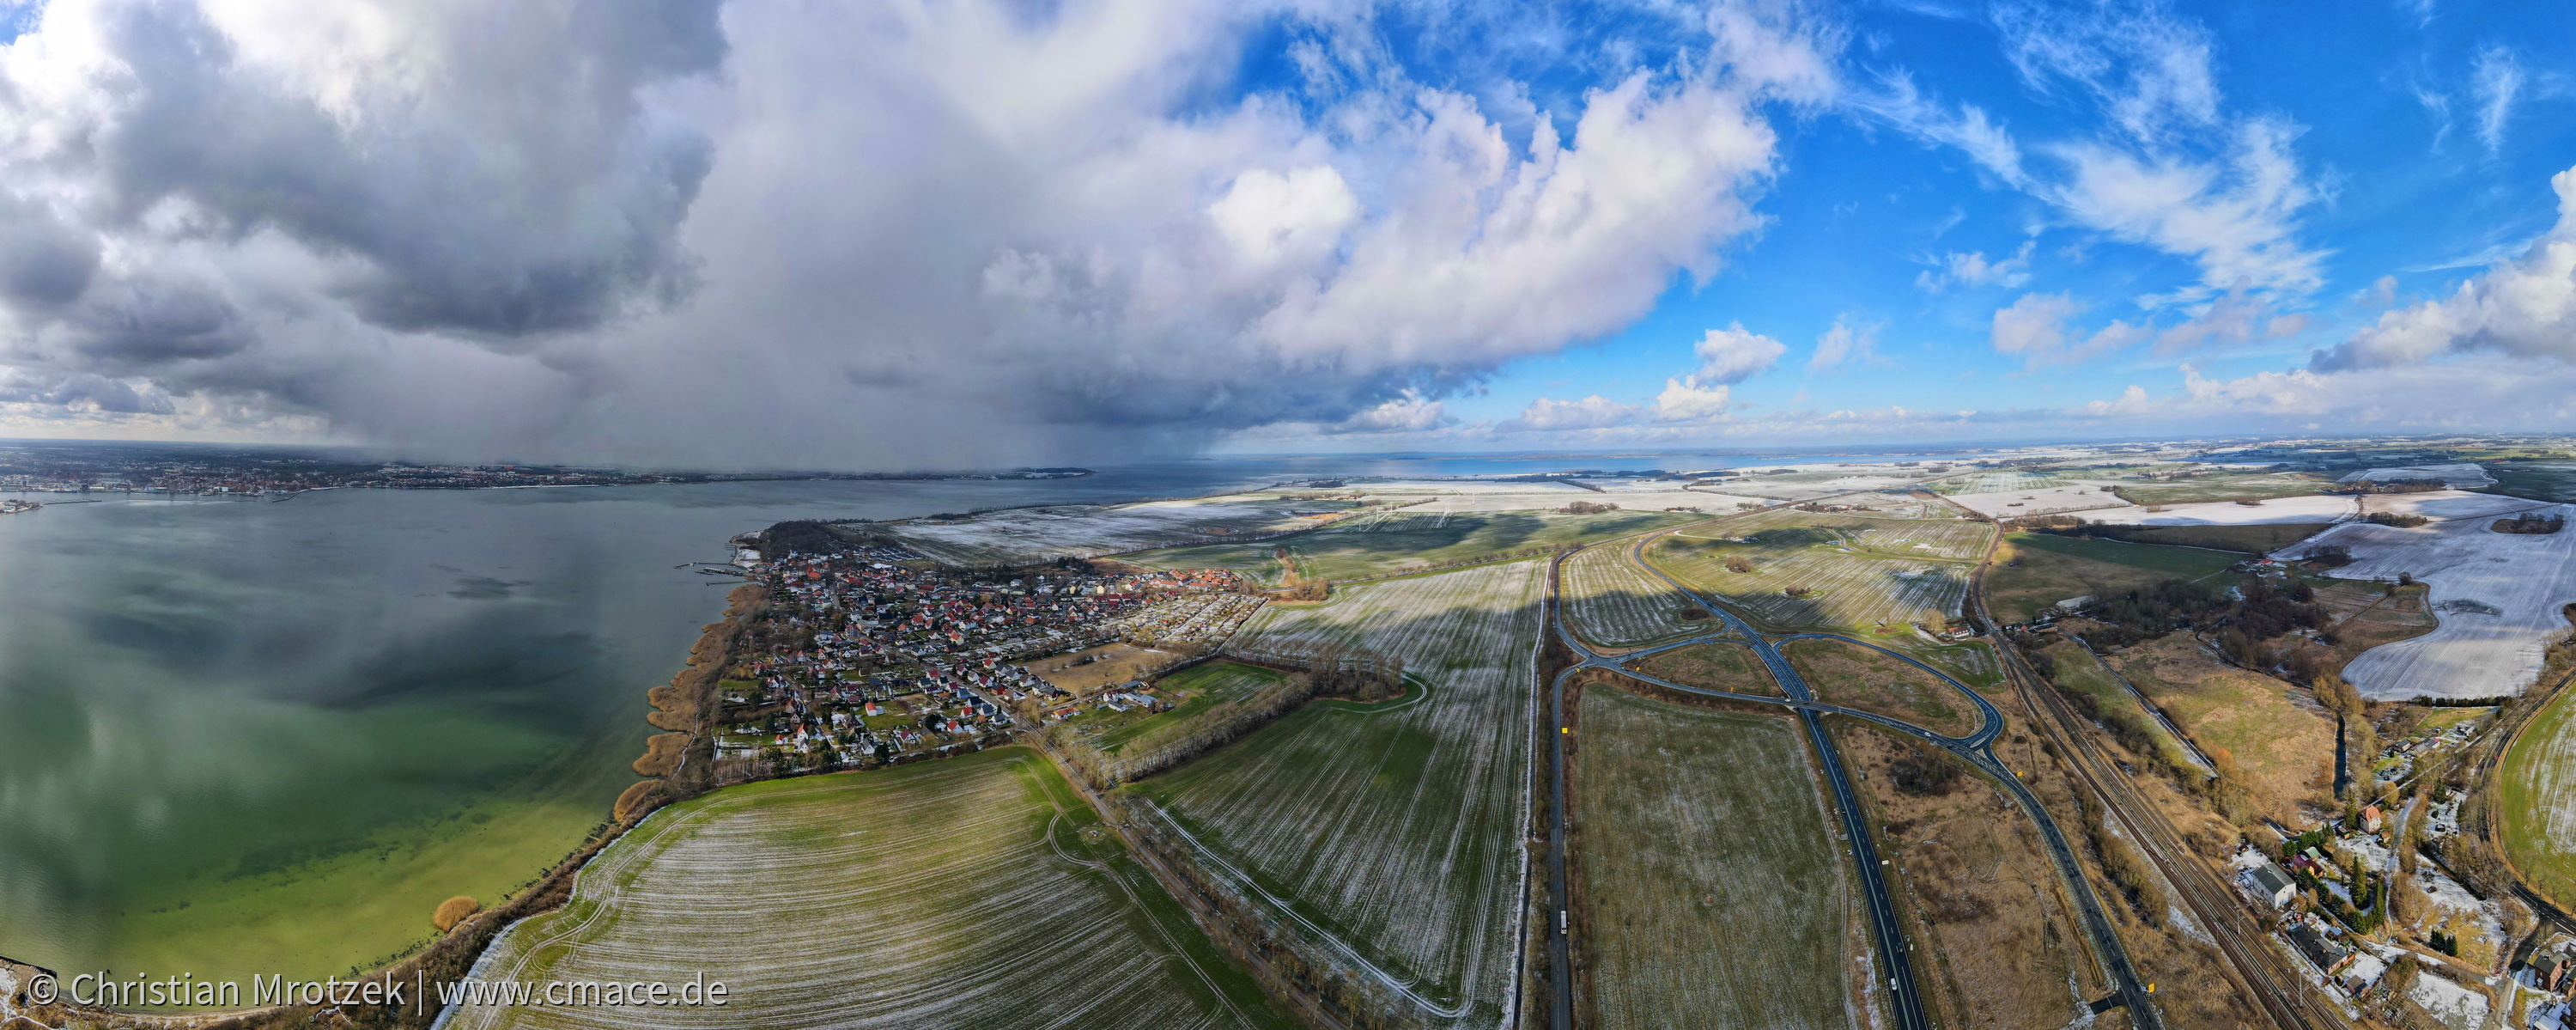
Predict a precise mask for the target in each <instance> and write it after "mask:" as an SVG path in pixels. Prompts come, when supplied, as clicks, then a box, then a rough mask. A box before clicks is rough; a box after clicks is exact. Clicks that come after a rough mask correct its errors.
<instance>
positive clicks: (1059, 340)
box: [0, 0, 2576, 467]
mask: <svg viewBox="0 0 2576 1030" xmlns="http://www.w3.org/2000/svg"><path fill="white" fill-rule="evenodd" d="M581 10H582V11H586V12H589V13H587V14H585V15H583V16H581V17H570V16H563V15H562V13H561V11H559V10H558V9H557V7H555V6H552V5H545V4H511V3H491V2H486V0H452V2H440V3H418V2H411V0H347V2H345V3H339V4H331V5H321V6H318V7H317V6H316V5H312V4H309V3H300V2H295V0H220V2H218V0H51V2H46V3H32V2H28V0H15V2H12V0H0V435H16V436H122V437H160V438H187V439H258V440H300V441H329V442H340V443H361V444H370V445H376V446H380V447H387V448H392V449H396V450H401V451H405V452H409V453H417V454H420V455H426V456H439V457H494V458H500V457H509V458H526V459H577V460H607V461H632V462H652V463H666V464H689V465H701V466H706V465H728V464H745V463H770V464H775V463H782V462H786V463H801V464H810V465H825V466H848V467H888V466H896V467H917V466H921V465H931V464H941V465H957V464H1001V463H1014V462H1029V463H1061V462H1069V461H1098V460H1105V459H1107V458H1114V457H1116V456H1119V455H1136V454H1149V453H1160V454H1170V453H1192V452H1200V451H1208V450H1216V451H1264V452H1279V451H1298V450H1497V449H1501V450H1540V449H1594V448H1603V447H1621V448H1626V447H1644V446H1671V447H1690V446H1758V445H1765V444H1772V443H1779V442H1794V443H1800V444H1811V443H1819V442H1853V443H1862V442H1868V443H1884V442H1895V443H1902V442H1905V441H1910V440H1961V439H1976V440H1998V439H2013V438H2048V439H2073V438H2087V437H2098V438H2141V437H2158V436H2165V437H2171V436H2178V435H2193V434H2217V433H2226V434H2243V433H2280V434H2302V433H2330V434H2352V433H2377V432H2404V433H2421V432H2443V431H2455V430H2536V431H2549V430H2560V429H2564V428H2565V427H2567V426H2568V425H2569V424H2570V422H2571V421H2576V169H2571V166H2576V74H2571V73H2570V72H2569V71H2567V70H2566V69H2576V60H2571V59H2570V58H2571V56H2576V55H2571V54H2570V52H2569V51H2570V48H2571V47H2576V31H2571V29H2576V25H2571V22H2576V9H2571V8H2569V7H2567V6H2564V5H2555V6H2538V5H2525V6H2504V5H2490V6H2472V5H2467V4H2460V3H2454V2H2448V0H2403V2H2384V0H2363V2H2359V3H2341V4H2322V3H2319V4H2289V3H2261V4H2223V5H2222V4H2154V3H2144V4H2139V3H2132V4H2089V3H2032V2H2022V0H1996V2H1988V3H1967V2H1958V3H1948V2H1933V0H1914V2H1886V3H1865V2H1854V3H1834V2H1814V0H1633V2H1588V3H1572V2H1567V3H1487V2H1478V0H1384V2H1369V0H1161V2H1153V3H1137V2H1126V0H920V2H896V0H847V2H843V3H834V4H821V5H786V4H762V3H751V2H727V0H651V2H649V3H647V2H644V0H637V2H634V3H626V4H615V5H606V6H598V7H583V8H581ZM494 40H507V41H510V42H511V45H508V46H496V45H489V44H490V41H494ZM746 412H756V413H758V417H756V418H746V417H744V413H746ZM781 426H785V427H792V429H789V430H781V429H779V428H778V427H781Z"/></svg>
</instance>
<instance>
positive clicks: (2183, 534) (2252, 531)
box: [2123, 522, 2327, 556]
mask: <svg viewBox="0 0 2576 1030" xmlns="http://www.w3.org/2000/svg"><path fill="white" fill-rule="evenodd" d="M2326 526H2327V524H2326V523H2323V522H2257V523H2254V524H2252V525H2242V526H2133V527H2130V528H2129V530H2128V531H2127V533H2126V534H2125V536H2124V537H2123V539H2125V540H2127V541H2128V542H2130V543H2137V544H2164V545H2167V546H2171V547H2198V548H2203V549H2206V550H2212V551H2235V552H2237V553H2239V554H2248V555H2258V556H2259V555H2267V554H2270V553H2272V552H2274V551H2277V550H2280V549H2281V548H2284V547H2288V546H2290V545H2291V544H2295V543H2298V542H2299V541H2301V540H2305V539H2307V538H2309V537H2312V536H2315V535H2317V534H2319V533H2322V532H2325V530H2326Z"/></svg>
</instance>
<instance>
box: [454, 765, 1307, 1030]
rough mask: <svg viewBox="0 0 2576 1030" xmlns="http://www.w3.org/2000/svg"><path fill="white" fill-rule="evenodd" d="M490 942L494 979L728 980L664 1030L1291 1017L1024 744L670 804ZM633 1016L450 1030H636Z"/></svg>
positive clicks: (501, 1012) (597, 1014)
mask: <svg viewBox="0 0 2576 1030" xmlns="http://www.w3.org/2000/svg"><path fill="white" fill-rule="evenodd" d="M495 948H496V951H495V952H494V954H493V961H492V962H491V964H490V965H488V966H487V967H485V971H484V972H485V976H486V977H487V978H489V979H517V980H567V981H580V980H593V981H608V980H616V981H633V980H665V981H669V980H681V981H685V980H686V979H687V975H688V974H694V973H697V972H700V971H703V972H704V973H705V975H706V977H707V979H709V980H721V981H723V982H724V983H725V984H726V985H727V988H728V990H729V998H730V1000H729V1002H728V1003H727V1004H726V1005H725V1006H724V1007H722V1008H715V1007H697V1008H682V1007H671V1008H657V1009H653V1010H650V1015H651V1017H652V1018H651V1020H650V1023H651V1025H655V1026H703V1027H740V1026H759V1027H821V1026H832V1027H880V1026H881V1027H890V1028H891V1027H913V1026H941V1027H1024V1026H1034V1025H1080V1026H1157V1027H1162V1026H1171V1027H1239V1026H1242V1027H1278V1028H1282V1030H1286V1028H1290V1027H1294V1026H1295V1025H1296V1024H1294V1023H1293V1022H1291V1021H1289V1020H1287V1019H1286V1018H1284V1017H1282V1016H1281V1015H1280V1014H1279V1013H1278V1012H1276V1011H1274V1010H1273V1009H1272V1008H1271V1006H1270V1004H1269V1003H1268V1002H1267V1001H1266V1000H1264V998H1263V996H1262V994H1261V992H1260V990H1259V988H1258V987H1257V986H1255V985H1254V983H1253V982H1252V980H1251V979H1250V977H1248V976H1246V975H1244V974H1243V973H1241V972H1240V971H1238V970H1237V969H1236V968H1235V967H1233V966H1231V965H1229V964H1228V963H1227V961H1226V960H1225V958H1224V957H1223V956H1222V955H1221V954H1220V953H1218V952H1217V951H1216V950H1215V948H1214V947H1213V946H1212V945H1211V944H1210V943H1209V941H1208V939H1207V937H1206V936H1205V935H1204V934H1203V933H1202V932H1201V931H1200V930H1199V929H1198V928H1197V926H1196V925H1195V924H1194V923H1192V922H1191V921H1190V919H1189V917H1188V915H1187V913H1186V912H1184V911H1183V910H1182V909H1181V908H1180V907H1179V906H1178V905H1177V904H1176V903H1175V902H1174V901H1173V900H1172V898H1171V896H1170V895H1169V894H1166V893H1164V892H1163V891H1162V890H1161V888H1160V887H1159V886H1157V884H1156V882H1155V880H1154V879H1153V878H1152V877H1151V876H1150V875H1149V874H1147V873H1146V872H1144V871H1143V870H1142V869H1141V868H1140V867H1138V866H1137V865H1136V864H1135V862H1134V861H1133V860H1132V859H1130V858H1129V857H1127V855H1126V853H1125V851H1124V850H1123V849H1122V848H1121V847H1120V845H1119V844H1118V842H1117V840H1116V838H1115V837H1112V836H1109V835H1108V834H1107V833H1106V831H1105V829H1104V828H1103V827H1101V825H1100V824H1099V820H1098V817H1097V816H1096V815H1095V814H1094V813H1093V811H1092V810H1091V808H1090V806H1088V805H1086V804H1084V803H1083V802H1082V801H1081V799H1080V798H1079V796H1078V795H1076V794H1075V793H1074V792H1073V790H1072V788H1071V787H1069V786H1068V785H1067V784H1066V783H1065V782H1064V780H1063V778H1062V777H1061V776H1059V775H1058V774H1057V773H1056V771H1055V767H1054V765H1053V764H1052V763H1049V762H1047V761H1046V760H1045V759H1043V758H1041V757H1039V756H1038V755H1036V754H1035V753H1034V752H1031V751H1029V750H1027V749H1025V748H1017V747H1012V748H998V749H995V750H992V751H986V752H982V753H978V754H971V755H966V756H962V757H959V758H954V759H948V760H945V761H939V762H928V763H923V764H920V765H913V766H905V767H901V768H897V769H892V770H887V771H882V772H867V773H840V774H835V775H830V776H816V777H806V778H801V779H792V780H774V781H770V782H766V783H758V784H752V785H750V786H744V787H735V788H732V789H728V790H724V791H719V792H717V793H714V794H709V795H706V796H704V797H701V798H697V799H693V800H691V801H688V802H684V803H682V804H679V805H676V806H673V807H672V808H670V809H666V810H664V811H663V812H661V813H658V814H656V815H655V816H654V817H653V818H652V819H650V820H648V821H647V822H645V823H644V824H643V825H642V826H640V827H638V828H636V829H635V830H634V831H633V832H632V833H630V834H629V835H628V836H627V838H626V839H624V840H621V841H619V842H618V843H617V844H615V845H613V846H611V847H610V848H608V849H607V850H606V851H604V852H602V853H601V855H600V856H599V858H598V859H597V860H595V861H594V862H593V863H592V864H591V865H590V867H589V868H587V869H585V870H584V871H583V873H582V879H581V886H580V889H579V890H578V891H577V892H576V895H575V897H574V900H573V901H572V902H571V903H570V904H569V905H567V906H565V907H564V908H562V909H559V910H557V911H555V912H552V913H548V914H546V915H541V916H538V917H535V918H533V919H530V920H528V921H527V922H525V923H522V924H520V925H519V926H518V927H517V928H515V929H514V930H512V931H511V932H510V934H509V935H508V936H507V937H506V938H504V939H503V940H502V941H501V942H500V943H498V944H496V945H495ZM683 971H685V972H683ZM619 1011H620V1010H617V1009H600V1008H549V1007H543V1006H536V1007H523V1008H500V1007H493V1008H477V1009H469V1010H465V1011H462V1012H460V1013H459V1014H458V1016H459V1018H458V1019H457V1020H456V1022H455V1025H456V1026H457V1027H458V1028H459V1030H470V1028H488V1027H504V1026H509V1027H517V1026H528V1027H593V1026H609V1025H638V1024H637V1023H635V1022H633V1021H632V1020H633V1018H634V1017H632V1016H627V1017H625V1018H624V1019H619V1018H617V1016H618V1013H619ZM629 1011H631V1010H629Z"/></svg>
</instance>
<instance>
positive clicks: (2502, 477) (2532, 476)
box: [2478, 461, 2576, 504]
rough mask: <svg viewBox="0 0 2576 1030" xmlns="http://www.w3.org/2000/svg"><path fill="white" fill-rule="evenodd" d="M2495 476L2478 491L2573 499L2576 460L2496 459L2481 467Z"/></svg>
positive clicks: (2575, 480)
mask: <svg viewBox="0 0 2576 1030" xmlns="http://www.w3.org/2000/svg"><path fill="white" fill-rule="evenodd" d="M2484 467H2485V468H2486V470H2487V474H2488V475H2490V476H2494V477H2495V479H2496V482H2495V485H2494V486H2487V487H2480V488H2478V491H2479V492H2480V493H2491V494H2506V495H2509V496H2513V497H2528V498H2531V499H2533V500H2536V501H2557V502H2559V503H2561V504H2566V503H2569V502H2576V461H2529V462H2522V461H2515V462H2496V463H2493V464H2489V465H2486V466H2484Z"/></svg>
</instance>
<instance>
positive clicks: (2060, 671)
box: [2048, 641, 2198, 769]
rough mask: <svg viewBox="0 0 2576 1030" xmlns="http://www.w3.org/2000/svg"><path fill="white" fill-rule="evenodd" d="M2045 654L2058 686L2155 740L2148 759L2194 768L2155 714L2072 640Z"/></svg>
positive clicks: (2181, 745)
mask: <svg viewBox="0 0 2576 1030" xmlns="http://www.w3.org/2000/svg"><path fill="white" fill-rule="evenodd" d="M2048 655H2049V657H2051V658H2053V659H2055V660H2056V662H2057V674H2056V677H2055V678H2056V682H2057V685H2058V686H2060V687H2064V688H2066V689H2068V690H2072V691H2076V692H2078V693H2081V694H2083V695H2085V696H2086V697H2089V698H2092V699H2093V703H2094V704H2095V705H2098V706H2100V708H2101V710H2102V711H2103V712H2106V713H2109V712H2118V713H2121V714H2122V715H2124V716H2126V717H2127V718H2128V719H2129V720H2130V721H2131V722H2133V723H2135V724H2136V725H2137V726H2139V727H2141V728H2143V729H2144V730H2145V731H2146V733H2147V736H2148V737H2149V738H2150V739H2152V740H2153V741H2155V750H2156V754H2155V755H2152V756H2150V757H2155V758H2160V759H2163V760H2164V762H2165V764H2166V765H2167V766H2170V767H2172V768H2175V769H2195V768H2198V766H2197V765H2196V764H2194V763H2193V761H2192V759H2191V753H2190V751H2189V750H2188V749H2186V748H2185V747H2183V744H2182V742H2181V741H2179V740H2175V739H2174V736H2173V734H2172V733H2170V732H2167V731H2166V730H2165V727H2164V724H2163V723H2161V722H2158V721H2156V717H2155V714H2154V713H2152V712H2149V711H2147V708H2146V706H2145V705H2142V704H2139V703H2138V699H2137V697H2136V696H2135V695H2133V694H2131V693H2129V688H2127V687H2124V686H2121V685H2120V681H2119V680H2118V679H2116V678H2114V677H2113V676H2112V674H2111V670H2110V669H2108V668H2105V667H2104V666H2103V665H2102V663H2101V662H2099V661H2096V660H2095V659H2094V657H2093V655H2092V653H2091V652H2089V651H2086V650H2084V648H2083V647H2082V646H2080V645H2077V644H2076V643H2074V642H2073V641H2061V642H2059V643H2056V644H2052V645H2050V646H2049V648H2048ZM2142 689H2143V688H2142Z"/></svg>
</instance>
